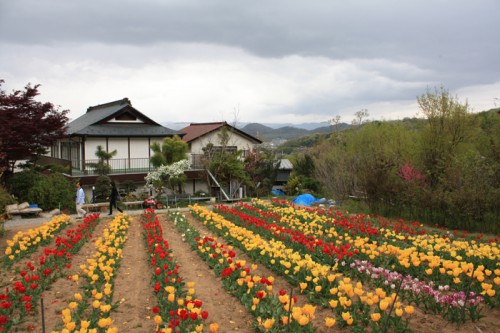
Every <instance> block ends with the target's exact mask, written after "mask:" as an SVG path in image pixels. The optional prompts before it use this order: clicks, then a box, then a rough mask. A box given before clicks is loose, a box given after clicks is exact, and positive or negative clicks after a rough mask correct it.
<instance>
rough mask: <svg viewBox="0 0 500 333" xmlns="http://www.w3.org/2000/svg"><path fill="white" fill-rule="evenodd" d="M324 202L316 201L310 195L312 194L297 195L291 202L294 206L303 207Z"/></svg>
mask: <svg viewBox="0 0 500 333" xmlns="http://www.w3.org/2000/svg"><path fill="white" fill-rule="evenodd" d="M325 201H326V199H325V198H322V199H316V198H315V197H314V195H312V194H301V195H299V196H298V197H296V198H295V199H293V200H292V202H293V203H294V204H296V205H304V206H311V205H314V204H320V203H323V202H325Z"/></svg>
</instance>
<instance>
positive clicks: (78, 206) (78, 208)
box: [75, 182, 87, 219]
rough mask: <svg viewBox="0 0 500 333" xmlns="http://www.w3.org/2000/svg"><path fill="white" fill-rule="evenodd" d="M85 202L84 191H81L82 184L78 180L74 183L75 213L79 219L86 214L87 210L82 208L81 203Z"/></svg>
mask: <svg viewBox="0 0 500 333" xmlns="http://www.w3.org/2000/svg"><path fill="white" fill-rule="evenodd" d="M84 203H85V192H83V188H82V185H81V184H80V182H78V183H76V199H75V204H76V214H77V215H78V216H77V218H79V219H81V218H84V217H85V216H87V212H86V211H85V209H83V204H84Z"/></svg>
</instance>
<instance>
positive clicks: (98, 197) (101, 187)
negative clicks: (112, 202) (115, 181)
mask: <svg viewBox="0 0 500 333" xmlns="http://www.w3.org/2000/svg"><path fill="white" fill-rule="evenodd" d="M110 193H111V178H109V177H108V176H99V177H97V179H96V181H95V190H94V200H95V202H106V201H108V200H109V195H110Z"/></svg>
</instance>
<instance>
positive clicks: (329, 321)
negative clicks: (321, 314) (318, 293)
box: [325, 317, 335, 327]
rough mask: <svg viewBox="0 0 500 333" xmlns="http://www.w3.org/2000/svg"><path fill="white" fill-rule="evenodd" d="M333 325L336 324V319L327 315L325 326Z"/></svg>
mask: <svg viewBox="0 0 500 333" xmlns="http://www.w3.org/2000/svg"><path fill="white" fill-rule="evenodd" d="M333 325H335V319H333V318H330V317H326V318H325V326H326V327H332V326H333Z"/></svg>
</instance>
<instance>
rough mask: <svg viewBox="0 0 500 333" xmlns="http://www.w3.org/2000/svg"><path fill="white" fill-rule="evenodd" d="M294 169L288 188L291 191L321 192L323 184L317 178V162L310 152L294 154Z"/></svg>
mask: <svg viewBox="0 0 500 333" xmlns="http://www.w3.org/2000/svg"><path fill="white" fill-rule="evenodd" d="M291 159H292V164H293V170H292V173H291V175H290V176H291V177H290V178H289V180H288V182H287V184H286V188H287V191H288V192H289V193H295V192H302V191H307V192H313V193H315V194H319V193H320V192H321V184H320V182H319V181H317V180H316V178H315V177H314V176H315V172H316V163H315V160H314V158H313V156H312V155H311V154H310V153H308V152H305V153H301V154H297V155H295V156H292V158H291Z"/></svg>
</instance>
